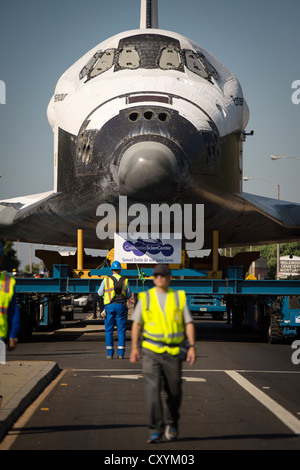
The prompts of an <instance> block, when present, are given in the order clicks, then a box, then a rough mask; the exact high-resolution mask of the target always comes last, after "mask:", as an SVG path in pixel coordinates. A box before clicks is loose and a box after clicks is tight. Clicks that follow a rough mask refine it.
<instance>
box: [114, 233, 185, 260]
mask: <svg viewBox="0 0 300 470" xmlns="http://www.w3.org/2000/svg"><path fill="white" fill-rule="evenodd" d="M181 242H182V240H181V239H175V238H174V235H173V236H172V238H169V239H159V238H156V239H144V238H138V239H137V240H133V239H131V238H128V237H126V238H123V237H122V236H120V235H119V234H118V233H116V234H115V247H114V257H115V260H118V261H119V262H120V263H124V264H139V263H140V264H151V263H163V264H178V263H179V264H180V263H181Z"/></svg>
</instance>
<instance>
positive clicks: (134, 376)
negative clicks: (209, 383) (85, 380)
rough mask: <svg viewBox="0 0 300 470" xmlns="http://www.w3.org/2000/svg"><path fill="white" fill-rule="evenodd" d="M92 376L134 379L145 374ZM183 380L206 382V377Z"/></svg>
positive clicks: (184, 378) (185, 378)
mask: <svg viewBox="0 0 300 470" xmlns="http://www.w3.org/2000/svg"><path fill="white" fill-rule="evenodd" d="M92 377H98V378H101V379H102V378H105V379H132V380H139V379H142V378H143V375H140V374H139V375H136V374H130V375H125V374H119V375H93V376H92ZM182 380H185V381H186V382H206V379H203V378H201V377H182Z"/></svg>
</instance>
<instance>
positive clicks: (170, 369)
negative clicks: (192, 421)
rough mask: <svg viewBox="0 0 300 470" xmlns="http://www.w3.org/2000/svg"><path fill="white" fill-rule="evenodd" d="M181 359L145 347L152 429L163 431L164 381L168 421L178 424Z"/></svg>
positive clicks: (147, 395)
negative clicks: (162, 390) (162, 396)
mask: <svg viewBox="0 0 300 470" xmlns="http://www.w3.org/2000/svg"><path fill="white" fill-rule="evenodd" d="M181 364H182V362H181V360H180V359H179V357H178V356H171V355H170V354H168V353H166V352H165V353H162V354H157V353H154V352H152V351H150V350H148V349H146V348H143V374H144V382H145V392H146V402H147V409H148V414H149V419H150V429H151V430H152V431H157V432H163V429H164V413H163V404H162V398H161V389H162V381H163V386H164V390H165V392H166V395H167V399H166V405H167V408H166V423H165V424H170V425H173V426H177V423H178V420H179V416H180V415H179V408H180V404H181V395H182V393H181Z"/></svg>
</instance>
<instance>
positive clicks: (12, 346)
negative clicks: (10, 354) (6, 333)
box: [7, 338, 17, 351]
mask: <svg viewBox="0 0 300 470" xmlns="http://www.w3.org/2000/svg"><path fill="white" fill-rule="evenodd" d="M16 346H17V341H16V340H15V339H14V338H9V341H8V344H7V349H8V351H13V350H14V349H15V347H16Z"/></svg>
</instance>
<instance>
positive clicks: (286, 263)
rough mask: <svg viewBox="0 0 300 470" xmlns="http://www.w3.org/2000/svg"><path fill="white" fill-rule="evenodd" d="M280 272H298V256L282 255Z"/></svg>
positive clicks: (299, 271) (299, 263) (299, 266)
mask: <svg viewBox="0 0 300 470" xmlns="http://www.w3.org/2000/svg"><path fill="white" fill-rule="evenodd" d="M280 272H281V273H285V274H290V275H292V274H294V275H299V274H300V257H298V256H292V257H282V258H280Z"/></svg>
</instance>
